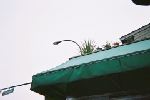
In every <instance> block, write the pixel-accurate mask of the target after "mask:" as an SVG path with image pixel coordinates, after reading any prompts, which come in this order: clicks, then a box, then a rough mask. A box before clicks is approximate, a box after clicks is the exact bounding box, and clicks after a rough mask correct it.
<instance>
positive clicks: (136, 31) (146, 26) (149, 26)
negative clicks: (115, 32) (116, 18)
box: [120, 23, 150, 39]
mask: <svg viewBox="0 0 150 100" xmlns="http://www.w3.org/2000/svg"><path fill="white" fill-rule="evenodd" d="M147 28H150V23H149V24H147V25H144V26H142V27H140V28H138V29H136V30H134V31H132V32H130V33H128V34H126V35H124V36H122V37H121V38H120V39H122V38H124V37H126V36H128V35H130V34H133V33H135V34H136V33H139V32H141V31H143V30H145V29H147Z"/></svg>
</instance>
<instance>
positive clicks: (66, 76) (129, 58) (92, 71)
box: [31, 50, 150, 93]
mask: <svg viewBox="0 0 150 100" xmlns="http://www.w3.org/2000/svg"><path fill="white" fill-rule="evenodd" d="M144 67H150V50H145V51H140V52H134V53H132V54H128V55H123V56H119V57H114V58H109V59H104V60H101V61H95V62H90V63H88V64H82V65H80V66H73V67H69V68H67V69H61V70H58V71H54V72H47V73H43V74H38V75H35V76H33V80H32V87H31V90H33V91H35V92H42V89H43V90H44V86H53V85H54V86H60V87H59V89H60V90H61V93H65V88H66V87H65V85H64V84H67V83H70V82H74V81H77V80H83V79H89V78H94V77H98V76H104V75H109V74H112V73H120V72H125V71H130V70H135V69H139V68H144ZM46 88H47V87H46ZM57 88H58V87H57ZM51 90H52V88H51ZM46 92H48V91H46ZM43 93H44V91H43Z"/></svg>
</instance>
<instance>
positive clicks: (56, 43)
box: [53, 40, 81, 51]
mask: <svg viewBox="0 0 150 100" xmlns="http://www.w3.org/2000/svg"><path fill="white" fill-rule="evenodd" d="M63 41H70V42H73V43H75V44H76V45H77V46H78V47H79V49H80V51H81V47H80V45H79V44H78V43H77V42H75V41H73V40H61V41H56V42H54V43H53V45H58V44H59V43H61V42H63Z"/></svg>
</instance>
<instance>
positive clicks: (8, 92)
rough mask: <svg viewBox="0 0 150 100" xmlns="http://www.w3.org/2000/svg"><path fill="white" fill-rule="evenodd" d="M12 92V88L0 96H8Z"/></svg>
mask: <svg viewBox="0 0 150 100" xmlns="http://www.w3.org/2000/svg"><path fill="white" fill-rule="evenodd" d="M13 91H14V88H9V89H8V90H6V91H4V92H3V93H2V96H5V95H8V94H10V93H13Z"/></svg>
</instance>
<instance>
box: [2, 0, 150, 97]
mask: <svg viewBox="0 0 150 100" xmlns="http://www.w3.org/2000/svg"><path fill="white" fill-rule="evenodd" d="M148 23H150V6H136V5H134V4H133V3H132V2H131V1H130V0H0V88H4V87H8V86H11V85H16V84H21V83H25V82H30V81H31V80H32V75H34V74H36V73H39V72H41V71H45V70H48V69H50V68H52V67H55V66H57V65H59V64H61V63H63V62H65V61H66V60H68V58H70V57H72V56H76V55H78V54H79V48H78V47H77V46H76V45H75V44H73V43H71V42H64V43H61V44H60V45H58V46H54V45H52V43H53V42H54V41H57V40H63V39H72V40H74V41H76V42H78V43H79V44H81V42H83V40H87V39H90V40H94V41H95V43H96V45H97V46H99V47H101V46H102V45H103V44H105V43H106V42H107V41H108V42H111V43H112V42H116V41H119V37H121V36H122V35H125V34H127V33H129V32H131V31H134V30H135V29H138V28H140V27H141V26H143V25H146V24H148ZM0 100H44V97H43V96H41V95H39V94H37V93H35V92H32V91H30V85H29V86H24V87H18V88H15V91H14V93H13V94H10V95H8V96H4V97H2V96H0Z"/></svg>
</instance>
